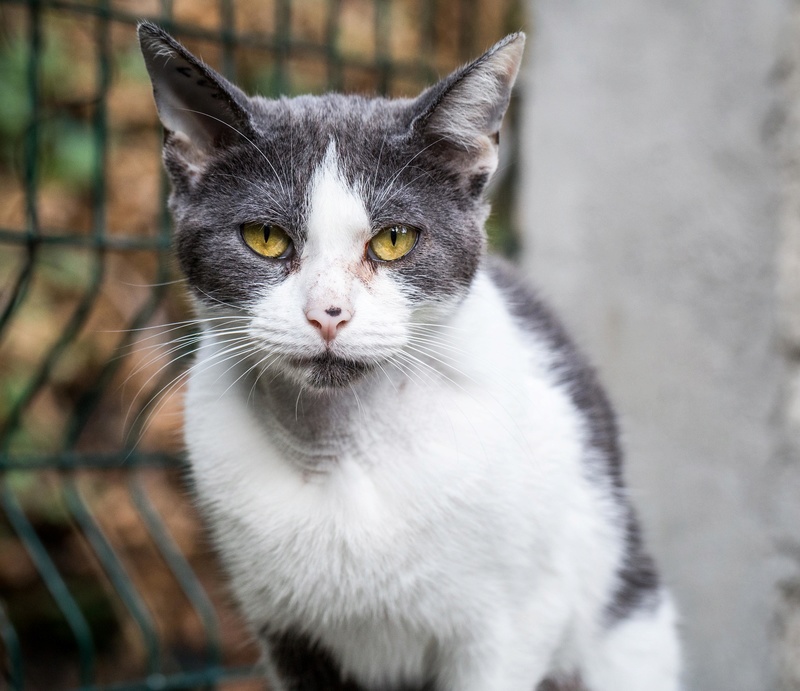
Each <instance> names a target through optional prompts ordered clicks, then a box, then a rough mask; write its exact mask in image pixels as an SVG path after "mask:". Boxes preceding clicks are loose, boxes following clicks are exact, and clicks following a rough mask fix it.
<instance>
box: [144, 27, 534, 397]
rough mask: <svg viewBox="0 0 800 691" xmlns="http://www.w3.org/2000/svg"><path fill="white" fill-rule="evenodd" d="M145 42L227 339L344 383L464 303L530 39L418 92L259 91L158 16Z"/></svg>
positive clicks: (187, 258)
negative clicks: (383, 95) (502, 128)
mask: <svg viewBox="0 0 800 691" xmlns="http://www.w3.org/2000/svg"><path fill="white" fill-rule="evenodd" d="M140 38H141V41H142V47H143V52H144V55H145V60H146V62H147V65H148V69H149V71H150V74H151V77H152V78H153V83H154V92H155V96H156V102H157V105H158V107H159V114H160V116H161V119H162V121H163V123H164V125H165V128H166V130H167V136H166V139H165V152H164V157H165V163H166V166H167V169H168V171H169V173H170V177H171V180H172V183H173V193H172V197H171V199H170V207H171V210H172V212H173V216H174V218H175V221H176V248H177V253H178V258H179V260H180V264H181V267H182V269H183V271H184V272H185V274H186V276H187V278H188V280H189V284H190V285H191V287H192V288H193V292H194V294H195V297H196V298H197V305H198V310H199V311H200V313H201V314H200V316H201V317H206V318H209V319H210V321H208V322H207V324H210V325H211V328H216V329H217V331H218V332H219V336H220V339H221V340H226V339H227V340H229V341H230V342H231V344H232V347H234V348H238V349H239V352H240V353H242V354H243V355H246V356H247V357H248V359H249V360H250V361H252V363H253V364H254V365H255V366H256V367H261V368H271V369H272V370H273V371H276V372H279V373H283V374H285V375H288V376H290V377H291V378H292V379H294V380H295V381H297V382H299V383H300V384H302V385H305V386H310V387H312V388H316V389H324V388H328V387H335V386H343V385H347V384H349V383H350V382H351V381H353V380H354V379H355V378H357V377H359V376H361V375H363V374H364V373H365V372H368V371H371V370H373V369H374V368H380V367H383V366H384V364H385V363H389V362H391V361H392V360H393V359H394V358H397V357H398V355H399V354H400V353H401V352H402V351H403V349H404V348H406V347H408V346H409V343H411V342H412V341H413V340H414V335H415V329H416V328H418V326H417V325H419V324H420V323H423V324H424V323H428V322H431V321H437V320H440V319H443V318H446V315H447V314H448V313H449V312H451V311H452V310H453V308H454V307H455V306H456V305H457V304H458V303H459V302H460V301H461V299H463V297H464V295H465V294H466V292H467V290H468V289H469V285H470V283H471V281H472V278H473V276H474V274H475V271H476V270H477V267H478V265H479V262H480V257H481V256H482V253H483V251H484V246H485V238H484V230H483V223H484V220H485V218H486V214H487V212H488V207H487V205H486V203H485V201H484V198H483V191H484V187H485V185H486V183H487V181H488V179H489V176H490V175H491V173H492V172H493V170H494V168H495V166H496V162H497V150H496V149H497V137H496V134H497V131H498V129H499V125H500V120H501V118H502V114H503V112H504V111H505V108H506V106H507V103H508V98H509V93H510V88H511V84H512V83H513V79H514V76H515V75H516V71H517V67H518V64H519V57H520V53H521V48H522V40H521V38H520V37H519V36H515V37H510V38H509V39H506V40H505V41H504V42H502V43H501V44H498V46H496V47H495V48H494V49H493V50H492V51H490V52H489V53H487V54H486V55H485V56H483V57H482V58H480V59H479V60H478V61H476V62H475V63H473V64H472V65H470V66H467V67H466V68H463V69H462V70H461V71H459V72H456V73H454V74H453V75H451V76H450V77H449V78H448V79H446V80H444V81H443V82H440V83H439V84H437V85H436V86H435V87H432V88H431V89H429V90H427V91H426V92H424V93H423V94H422V95H421V96H420V97H419V98H417V99H415V100H387V99H365V98H361V97H356V96H340V95H332V94H331V95H325V96H320V97H311V96H305V97H300V98H296V99H281V100H266V99H261V98H253V99H251V98H248V97H246V96H244V94H242V92H241V91H239V90H238V89H236V87H234V86H232V85H231V84H229V83H228V82H226V81H225V80H224V79H223V78H222V77H220V76H219V75H217V74H216V73H214V72H213V71H212V70H210V68H208V67H206V66H205V65H203V64H202V63H200V62H199V61H198V60H197V59H196V58H194V57H193V56H192V55H191V54H189V53H188V52H187V51H185V49H183V48H182V47H181V46H180V45H179V44H177V43H175V42H174V40H173V39H171V38H170V37H169V36H167V35H166V34H164V33H163V32H161V31H160V30H159V29H157V28H155V27H153V26H152V25H143V26H142V27H141V28H140ZM226 315H229V316H230V319H219V320H217V319H216V318H217V317H220V316H226ZM215 324H216V325H217V326H216V327H215V326H214V325H215ZM237 339H241V340H237ZM234 352H236V351H234Z"/></svg>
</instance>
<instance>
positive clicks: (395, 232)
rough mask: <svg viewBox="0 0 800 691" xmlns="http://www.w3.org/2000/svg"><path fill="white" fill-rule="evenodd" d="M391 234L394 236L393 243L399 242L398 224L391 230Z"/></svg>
mask: <svg viewBox="0 0 800 691" xmlns="http://www.w3.org/2000/svg"><path fill="white" fill-rule="evenodd" d="M390 234H391V237H392V245H396V244H397V227H396V226H395V227H394V228H392V230H391V231H390Z"/></svg>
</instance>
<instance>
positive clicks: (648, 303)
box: [520, 0, 800, 691]
mask: <svg viewBox="0 0 800 691" xmlns="http://www.w3.org/2000/svg"><path fill="white" fill-rule="evenodd" d="M796 13H797V9H796V7H795V6H794V5H792V4H791V2H790V1H789V0H758V1H757V2H754V0H695V1H690V0H671V1H668V0H605V1H604V2H597V1H596V0H538V1H536V2H533V18H534V21H533V25H534V26H535V29H536V30H535V35H534V36H533V37H532V39H533V40H532V42H531V49H530V51H529V55H528V57H529V64H528V68H529V69H528V72H527V74H526V75H525V76H524V77H523V79H524V82H523V85H522V86H523V89H524V94H525V104H526V107H525V109H524V113H523V125H522V141H523V154H522V155H523V166H522V169H523V176H522V182H521V185H522V193H521V194H520V198H521V200H522V201H521V208H520V226H521V227H523V228H524V229H525V238H524V244H525V247H524V253H525V254H524V263H525V265H526V267H527V268H528V269H529V273H530V275H531V277H532V279H533V281H534V282H535V283H537V284H538V285H539V286H540V288H541V289H542V291H543V293H544V294H545V295H546V296H547V297H549V299H550V301H551V303H553V304H554V305H555V307H556V308H557V310H558V311H559V313H560V314H561V315H562V317H563V318H564V320H565V321H566V323H567V325H568V326H569V327H570V328H571V331H572V332H573V334H574V335H575V336H576V337H577V340H578V341H579V343H581V344H582V345H583V346H584V349H585V350H586V351H588V353H589V354H590V356H591V357H592V358H593V360H594V362H595V363H596V364H597V366H598V369H599V371H600V373H601V376H602V379H603V380H604V381H605V382H606V384H607V386H608V389H609V390H610V393H611V396H612V398H613V400H614V401H615V403H616V406H617V408H618V410H619V412H620V414H621V421H622V424H623V427H624V430H625V433H626V434H625V436H626V439H625V441H626V448H627V450H628V477H629V480H630V484H631V485H632V487H633V490H634V495H635V497H636V499H637V502H638V505H639V507H640V508H641V512H642V515H643V518H644V521H645V524H646V527H647V531H648V534H649V536H650V538H651V539H650V542H651V544H652V547H653V550H654V552H655V553H656V555H657V557H658V559H659V561H660V564H661V566H662V570H663V572H664V573H665V576H666V579H667V580H668V582H669V583H671V584H672V587H673V590H674V592H675V595H676V598H677V600H678V603H679V606H680V609H681V611H682V614H683V621H684V634H685V641H686V645H685V647H686V656H687V666H688V669H689V672H688V679H689V681H690V683H689V688H691V689H696V690H697V691H763V690H766V689H777V688H781V689H784V690H788V689H793V690H795V691H796V690H797V689H798V688H800V670H798V666H800V662H798V660H800V581H798V574H800V461H799V460H798V459H800V443H798V441H797V440H798V437H800V364H798V363H800V164H799V163H798V158H797V157H798V152H800V134H799V133H800V128H798V127H797V123H800V107H797V104H800V75H798V73H797V72H796V70H795V67H794V65H795V63H796V62H798V55H797V54H795V53H798V49H796V48H793V46H800V29H798V27H799V26H800V24H798V23H796V22H795V23H794V24H792V21H790V20H792V18H793V16H794V14H796ZM792 51H795V52H794V53H793V52H792ZM793 675H794V677H793ZM792 678H793V680H792ZM643 691H646V690H643Z"/></svg>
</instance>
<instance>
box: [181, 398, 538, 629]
mask: <svg viewBox="0 0 800 691" xmlns="http://www.w3.org/2000/svg"><path fill="white" fill-rule="evenodd" d="M426 401H427V406H426V407H425V408H424V409H422V410H420V405H421V404H418V403H415V401H413V400H407V401H404V402H403V403H402V405H400V406H399V408H396V409H387V410H385V411H381V412H382V416H383V417H381V418H379V419H372V420H370V419H367V418H364V419H359V429H360V430H361V432H360V433H358V434H352V435H351V436H350V443H349V444H345V445H340V446H338V447H336V448H337V451H336V452H335V453H331V454H330V455H327V456H324V457H323V458H321V459H317V460H318V461H319V462H318V467H317V468H316V469H315V470H314V469H311V467H310V466H308V464H306V467H304V464H302V463H301V464H298V463H297V462H295V461H296V460H297V459H294V458H292V455H293V454H294V453H295V452H296V449H295V448H292V447H291V446H290V445H289V446H287V444H285V443H282V441H281V440H280V438H279V436H278V437H276V436H275V435H274V434H270V433H269V431H268V428H265V427H264V426H262V425H257V424H253V419H252V411H251V412H249V413H248V411H246V410H245V409H239V410H236V409H235V407H234V406H233V405H222V406H219V408H218V409H216V411H215V413H214V419H213V420H211V419H208V418H206V416H205V413H204V412H203V410H204V408H203V407H202V406H195V407H194V409H193V410H192V414H190V415H188V416H187V440H188V443H189V446H190V452H191V455H192V457H193V458H192V460H193V466H194V473H195V478H196V482H197V486H198V491H199V493H200V496H201V500H202V501H203V503H204V504H205V506H206V507H207V508H208V509H209V510H210V516H211V518H212V520H211V523H212V527H213V529H214V531H215V534H216V538H217V544H218V546H219V548H220V549H221V551H222V552H223V559H224V562H225V563H226V566H227V568H228V569H229V571H230V572H231V575H232V576H233V583H234V588H235V589H236V590H237V591H238V594H239V597H240V599H241V600H242V601H247V602H248V608H249V609H250V612H249V614H250V615H251V616H252V617H253V618H254V619H255V620H258V619H265V620H267V619H268V620H270V621H273V622H276V621H280V619H281V617H282V616H286V617H290V618H296V617H299V618H311V617H313V616H315V613H317V612H322V611H324V612H326V613H328V615H331V616H333V615H334V614H335V613H336V612H341V613H342V614H343V615H344V614H345V613H346V616H347V617H348V618H353V617H357V618H361V619H362V620H367V619H380V618H382V617H384V616H385V614H386V612H387V609H389V608H393V609H397V610H398V612H396V613H399V614H400V615H401V616H403V617H405V616H409V617H412V618H414V619H415V620H416V621H417V622H418V621H419V620H420V619H427V618H435V617H436V616H444V610H445V609H448V608H449V609H452V608H451V607H449V606H447V605H445V603H446V602H447V600H448V598H449V597H452V596H453V595H454V593H456V592H458V591H459V590H460V591H461V592H462V596H465V595H466V591H468V590H469V589H470V587H471V585H470V584H469V583H468V582H467V580H466V579H465V578H462V579H461V581H460V582H459V583H456V582H455V581H454V573H453V570H452V568H451V565H452V564H453V563H454V562H461V563H465V564H466V563H467V562H468V561H469V560H470V559H472V558H473V556H472V555H473V553H474V552H475V549H474V546H475V545H482V546H484V547H483V549H482V554H480V555H475V558H480V559H489V560H491V559H494V558H497V555H493V554H492V550H493V549H494V545H493V543H495V542H496V540H493V538H492V535H493V534H496V533H497V532H498V531H500V532H501V533H502V532H509V531H511V532H512V533H513V526H511V525H499V524H498V523H499V522H513V521H515V520H517V517H515V515H514V513H513V512H508V511H506V510H499V507H498V501H497V499H496V497H495V496H494V495H495V493H496V492H502V494H503V495H504V496H503V501H504V502H512V503H513V501H514V497H513V492H514V491H516V490H512V494H509V493H508V491H507V488H505V489H503V488H502V486H503V485H506V484H507V485H509V486H512V487H516V488H517V489H518V490H519V491H523V487H522V483H520V482H517V481H516V480H517V479H516V478H514V477H508V479H507V482H504V481H503V474H504V473H511V474H513V468H515V467H517V466H518V464H516V463H515V462H514V456H517V457H519V456H520V455H522V454H523V449H522V448H520V447H519V446H518V445H517V446H515V442H514V440H513V435H511V438H510V440H509V435H508V434H507V433H506V432H505V430H503V434H498V435H496V436H497V439H502V440H503V444H502V445H498V442H497V440H496V439H495V437H494V436H493V434H492V433H490V432H489V431H487V430H486V429H485V422H486V420H487V417H488V418H489V419H490V418H491V416H492V414H493V413H492V412H491V404H489V403H487V402H481V401H479V400H478V399H476V398H474V397H470V396H466V395H463V394H462V395H459V396H455V397H449V398H448V397H443V396H438V397H437V396H436V395H435V394H434V393H432V392H431V391H430V390H429V391H428V392H427V398H426ZM189 402H190V407H191V403H192V394H191V391H190V399H189ZM212 429H216V430H217V432H216V433H215V432H213V431H212ZM220 430H224V431H225V433H224V437H220V435H219V431H220ZM492 461H493V462H492ZM498 485H499V486H500V487H498ZM518 519H519V520H522V521H525V520H528V518H526V517H524V516H519V517H518ZM472 571H473V572H475V573H478V572H479V569H477V568H476V569H473V570H472ZM259 610H260V611H259ZM439 610H443V611H442V612H440V611H439Z"/></svg>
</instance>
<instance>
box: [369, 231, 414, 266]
mask: <svg viewBox="0 0 800 691" xmlns="http://www.w3.org/2000/svg"><path fill="white" fill-rule="evenodd" d="M417 238H419V231H418V230H417V229H416V228H409V227H408V226H401V225H395V226H389V227H388V228H384V229H383V230H381V231H380V232H379V233H378V234H377V235H376V236H375V237H374V238H372V240H370V241H369V249H368V254H369V256H370V257H371V258H372V259H377V260H378V261H382V262H393V261H394V260H395V259H400V257H405V256H406V255H407V254H408V253H409V252H410V251H411V250H413V249H414V246H415V245H416V244H417Z"/></svg>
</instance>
